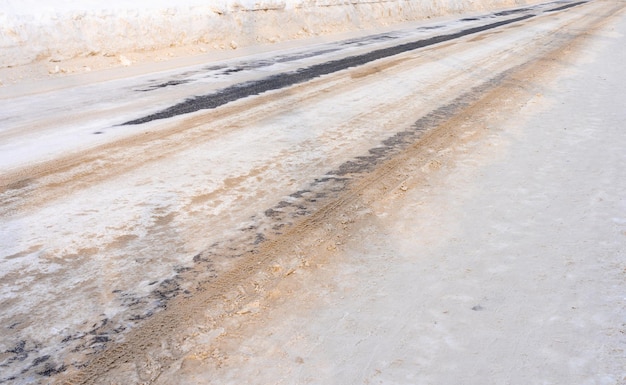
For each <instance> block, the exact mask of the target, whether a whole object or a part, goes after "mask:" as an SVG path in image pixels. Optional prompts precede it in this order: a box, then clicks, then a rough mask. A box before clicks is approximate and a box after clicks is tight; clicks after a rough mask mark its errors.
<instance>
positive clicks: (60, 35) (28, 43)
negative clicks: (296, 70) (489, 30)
mask: <svg viewBox="0 0 626 385" xmlns="http://www.w3.org/2000/svg"><path fill="white" fill-rule="evenodd" d="M530 2H539V1H538V0H526V1H525V0H479V1H477V0H179V1H176V2H173V1H171V0H152V1H145V0H144V1H136V2H132V3H131V2H128V1H124V0H108V1H106V2H103V1H98V0H88V1H85V0H83V1H78V0H64V1H55V2H48V1H44V0H19V1H18V0H5V1H3V2H2V3H0V68H5V67H11V66H18V65H23V64H28V63H32V62H35V61H38V60H49V61H61V60H66V59H69V58H74V57H81V56H93V55H102V56H114V55H117V54H119V53H126V52H138V51H150V50H156V49H163V48H167V47H177V46H185V45H192V44H202V45H205V46H207V47H208V48H209V49H211V48H214V49H220V48H221V49H224V48H226V49H231V48H232V49H235V48H237V47H239V46H248V45H253V44H261V43H272V42H276V41H283V40H289V39H295V38H299V37H306V36H312V35H320V34H327V33H333V32H341V31H347V30H354V29H359V28H369V27H375V26H380V25H388V24H393V23H398V22H402V21H409V20H419V19H424V18H427V17H433V16H440V15H444V14H449V13H460V12H471V11H479V10H487V9H494V8H502V7H508V6H515V5H520V4H525V3H530Z"/></svg>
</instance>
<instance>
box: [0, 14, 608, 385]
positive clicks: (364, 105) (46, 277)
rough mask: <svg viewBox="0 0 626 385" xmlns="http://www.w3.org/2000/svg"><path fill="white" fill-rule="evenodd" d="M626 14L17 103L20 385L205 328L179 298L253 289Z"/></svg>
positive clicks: (77, 90) (528, 24) (8, 321)
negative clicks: (280, 258)
mask: <svg viewBox="0 0 626 385" xmlns="http://www.w3.org/2000/svg"><path fill="white" fill-rule="evenodd" d="M619 6H620V4H619V3H613V2H589V3H586V2H583V3H579V2H576V3H571V2H567V3H565V2H557V3H547V4H544V5H539V6H535V7H529V8H524V9H517V10H511V11H504V12H498V13H493V14H486V15H473V16H472V17H465V18H462V19H458V20H442V21H437V22H433V23H430V24H416V25H414V26H412V27H406V28H403V29H401V30H397V31H386V32H384V33H378V34H372V35H368V36H362V37H358V38H352V39H349V40H341V41H336V42H329V43H325V44H321V45H315V46H306V47H300V48H297V49H291V50H288V51H280V52H275V51H274V52H264V53H258V54H255V55H251V56H246V57H241V58H236V59H232V60H229V61H225V62H211V63H207V64H205V65H201V66H194V67H187V68H184V69H179V70H172V71H168V72H166V73H150V74H146V75H142V76H139V77H134V78H124V79H119V80H114V81H107V82H100V83H92V84H81V83H79V84H76V85H73V84H72V83H71V82H72V79H78V80H80V78H68V82H67V83H66V84H64V87H63V88H57V89H52V90H46V92H37V91H36V90H29V92H26V93H24V92H23V89H19V91H20V92H22V94H21V95H19V94H15V93H14V94H12V93H11V89H10V88H8V87H7V88H5V89H2V91H1V92H2V93H1V94H0V97H1V98H2V106H3V108H2V110H1V111H0V172H1V173H2V174H1V176H0V178H1V179H0V215H1V219H0V240H1V243H2V248H1V249H0V274H1V276H0V282H1V285H0V301H1V302H0V307H1V309H2V312H1V313H0V327H2V329H1V330H2V331H1V332H0V367H1V368H2V370H1V371H0V373H1V374H0V383H20V384H21V383H36V382H41V383H46V382H48V381H49V380H50V377H55V376H56V375H58V374H60V373H62V375H66V374H73V373H75V372H79V371H81V370H84V372H85V373H87V374H88V375H87V376H86V377H84V378H83V377H81V378H82V379H83V380H84V381H86V382H88V381H91V380H94V378H97V376H98V375H100V374H102V373H101V372H102V371H103V370H105V369H106V368H108V367H109V366H107V365H112V366H114V363H115V360H116V359H118V358H119V357H126V356H127V355H130V356H131V357H132V355H133V354H135V353H133V352H136V351H141V350H143V349H144V348H145V347H146V346H148V345H150V343H152V342H151V341H146V339H145V338H144V339H142V338H141V337H136V336H137V335H139V336H141V332H136V331H137V330H150V328H149V327H146V326H145V324H146V323H150V322H151V325H155V324H156V325H157V326H158V325H161V326H158V327H157V329H158V330H160V331H161V332H163V333H168V332H169V331H171V330H173V329H175V328H176V327H185V325H186V322H192V320H193V319H194V318H193V317H194V314H196V313H197V311H198V308H199V307H198V305H197V304H196V306H195V307H194V306H188V308H187V310H188V311H186V312H185V313H184V314H187V315H182V314H178V315H177V316H176V317H174V318H171V317H170V316H169V315H170V313H171V311H170V309H169V308H170V304H171V303H173V301H185V300H186V299H189V300H190V301H196V302H198V301H199V302H198V303H202V301H200V299H202V298H204V297H203V296H207V295H209V296H218V297H219V296H220V295H222V294H225V293H226V292H228V290H229V289H230V288H231V286H232V285H235V286H234V287H237V286H236V285H237V282H238V281H239V280H245V279H246V276H247V275H249V274H251V273H252V272H253V271H254V270H253V269H254V266H256V264H257V260H256V259H255V258H258V256H259V255H265V254H264V253H266V252H267V249H268V248H271V245H273V244H275V242H278V241H277V239H278V240H281V239H282V240H281V241H280V243H285V242H287V243H288V240H287V241H285V240H284V239H285V238H287V239H288V237H289V235H290V234H291V232H293V231H294V230H293V229H294V228H297V226H299V225H300V226H301V224H302V221H303V220H305V219H306V218H308V217H310V216H311V215H315V214H316V213H318V212H320V210H321V211H327V212H332V210H333V207H335V206H336V205H341V202H342V201H343V200H345V198H344V194H345V193H346V191H348V190H349V189H350V188H351V186H353V184H354V183H357V182H358V181H359V180H360V178H362V177H364V176H365V175H368V174H369V173H371V172H373V171H375V170H377V168H378V167H379V166H380V165H382V164H383V163H385V162H387V161H389V160H391V159H393V158H394V156H396V155H397V154H399V153H401V152H402V151H403V150H405V149H406V148H408V147H409V146H411V145H413V144H414V143H416V142H417V141H418V140H420V138H422V137H423V136H424V135H426V134H427V133H428V132H430V130H432V129H433V128H435V127H437V126H438V125H440V124H442V123H443V122H445V121H446V120H447V119H449V118H451V117H452V116H454V115H455V114H457V113H459V112H460V111H462V110H463V109H466V108H469V107H471V105H472V103H474V102H476V101H477V100H478V99H480V97H481V95H482V94H484V93H485V92H487V91H489V90H492V89H494V88H496V87H498V86H500V85H501V84H502V83H503V82H506V81H507V79H509V76H510V75H511V74H514V73H515V72H516V71H518V70H520V69H521V68H524V67H525V66H528V65H531V64H537V63H539V62H541V60H544V59H545V58H546V57H548V55H549V54H550V53H551V52H552V51H554V50H555V49H558V48H559V47H561V46H562V45H563V44H565V43H567V42H568V41H570V40H572V39H574V38H576V37H577V36H578V35H580V34H581V33H584V31H585V29H586V28H591V27H592V26H594V25H595V23H598V22H599V20H602V18H604V17H606V15H608V14H611V13H612V12H614V11H615V10H616V9H618V8H619ZM398 47H401V48H398ZM299 76H303V78H300V77H299ZM268 79H270V81H269V82H268ZM281 79H282V80H281ZM284 79H291V80H289V81H284ZM78 80H76V81H77V82H78ZM45 87H46V86H45V84H43V85H42V89H45ZM233 90H234V91H233ZM242 90H243V91H242ZM220 98H221V101H220ZM224 98H225V99H224ZM180 106H183V107H182V108H181V107H180ZM164 111H165V112H166V113H164ZM168 111H169V112H168ZM172 111H174V112H173V113H172ZM298 231H302V229H300V230H298ZM268 245H269V246H268ZM264 250H265V251H264ZM264 261H267V259H259V260H258V265H262V264H263V263H264ZM253 262H254V263H253ZM246 263H247V264H248V265H246ZM242 266H243V267H242ZM251 266H252V267H251ZM222 289H223V292H222V291H221V290H222ZM211 298H212V297H211ZM229 299H230V300H233V298H229ZM236 302H237V301H236V300H234V302H233V303H236ZM224 306H225V307H227V306H226V305H224ZM224 311H227V309H226V310H224ZM163 314H165V315H163ZM159 317H161V318H159ZM168 317H170V318H168ZM160 320H161V321H162V320H165V321H163V322H164V323H162V324H159V322H161V321H160ZM168 320H169V321H168ZM142 328H143V329H142ZM153 331H154V330H153ZM133 333H135V334H133ZM137 333H138V334H137ZM149 334H150V335H151V337H150V338H149V339H148V340H154V341H158V340H159V338H160V337H161V335H159V333H149ZM129 335H130V336H135V337H132V338H130V337H128V336H129ZM127 337H128V338H130V339H127ZM133 338H135V339H137V338H139V341H140V343H138V344H136V345H135V346H134V348H133V349H129V348H127V347H126V348H124V349H122V350H119V349H118V350H115V349H116V348H115V346H117V345H116V344H117V343H119V342H122V341H126V343H127V344H128V343H132V341H135V340H133ZM128 341H130V342H128ZM107 349H109V350H107ZM110 349H113V351H114V352H115V351H123V353H121V354H118V355H116V354H117V353H113V354H112V353H110V352H111V350H110ZM103 351H104V353H102V352H103ZM107 352H109V353H107ZM94 357H96V361H97V362H104V363H103V364H94V363H93V362H94V361H92V359H93V358H94ZM99 357H104V358H102V360H100V358H99ZM115 357H118V358H115ZM121 359H125V358H121ZM107 360H112V361H111V362H113V363H112V364H107V362H108V361H107ZM85 368H86V369H85ZM90 373H91V374H90ZM94 373H95V374H94ZM92 375H93V377H91V376H92Z"/></svg>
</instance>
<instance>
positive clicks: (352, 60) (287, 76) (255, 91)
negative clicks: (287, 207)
mask: <svg viewBox="0 0 626 385" xmlns="http://www.w3.org/2000/svg"><path fill="white" fill-rule="evenodd" d="M534 16H535V15H534V14H530V15H524V16H520V17H516V18H513V19H508V20H503V21H498V22H495V23H490V24H486V25H482V26H479V27H473V28H467V29H464V30H462V31H459V32H455V33H451V34H446V35H439V36H434V37H431V38H428V39H423V40H418V41H414V42H410V43H405V44H400V45H397V46H393V47H388V48H382V49H379V50H375V51H372V52H369V53H366V54H362V55H356V56H350V57H346V58H343V59H338V60H332V61H329V62H326V63H322V64H316V65H313V66H310V67H306V68H300V69H298V70H296V71H292V72H287V73H283V74H279V75H273V76H269V77H267V78H264V79H260V80H256V81H251V82H246V83H242V84H237V85H234V86H231V87H227V88H224V89H223V90H220V91H218V92H216V93H213V94H209V95H202V96H196V97H194V98H191V99H187V100H185V101H184V102H182V103H179V104H176V105H174V106H172V107H169V108H166V109H164V110H162V111H159V112H156V113H154V114H151V115H147V116H144V117H142V118H139V119H135V120H131V121H128V122H125V123H123V124H122V125H123V126H124V125H135V124H142V123H148V122H151V121H153V120H159V119H166V118H171V117H174V116H178V115H182V114H189V113H192V112H196V111H200V110H210V109H214V108H217V107H219V106H223V105H225V104H227V103H230V102H233V101H235V100H238V99H242V98H245V97H248V96H253V95H259V94H261V93H263V92H267V91H273V90H278V89H281V88H286V87H289V86H292V85H295V84H299V83H304V82H306V81H309V80H311V79H314V78H317V77H320V76H323V75H328V74H332V73H335V72H338V71H341V70H345V69H348V68H351V67H357V66H361V65H364V64H367V63H370V62H372V61H374V60H378V59H384V58H387V57H390V56H395V55H399V54H401V53H405V52H409V51H414V50H417V49H420V48H424V47H428V46H431V45H435V44H439V43H443V42H446V41H450V40H454V39H458V38H461V37H463V36H467V35H471V34H475V33H478V32H483V31H487V30H490V29H493V28H498V27H501V26H504V25H507V24H512V23H516V22H519V21H523V20H527V19H530V18H532V17H534Z"/></svg>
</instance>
